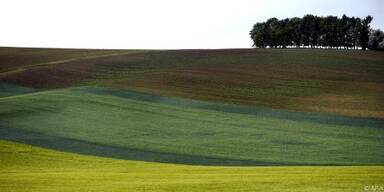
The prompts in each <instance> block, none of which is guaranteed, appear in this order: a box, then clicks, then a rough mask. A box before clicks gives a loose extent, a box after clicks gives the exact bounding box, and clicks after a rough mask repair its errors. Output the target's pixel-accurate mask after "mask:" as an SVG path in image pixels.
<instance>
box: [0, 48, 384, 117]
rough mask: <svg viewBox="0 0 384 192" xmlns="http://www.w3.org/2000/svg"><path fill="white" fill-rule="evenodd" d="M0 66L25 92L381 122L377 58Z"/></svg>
mask: <svg viewBox="0 0 384 192" xmlns="http://www.w3.org/2000/svg"><path fill="white" fill-rule="evenodd" d="M61 52H64V53H65V54H64V53H63V54H62V53H61ZM82 55H85V56H84V57H81V56H82ZM106 55H107V56H106ZM108 55H109V56H108ZM71 58H73V59H71ZM63 59H64V60H63ZM55 61H56V62H55ZM0 62H1V63H0V66H2V68H3V69H2V70H0V71H3V72H2V73H0V80H1V81H3V82H8V83H13V84H19V85H25V86H27V87H34V88H57V87H68V86H77V85H94V84H98V85H102V86H109V87H110V86H113V87H119V88H124V89H136V90H141V91H146V92H151V93H154V94H161V95H166V96H178V97H186V98H192V99H199V100H210V101H216V102H218V101H219V102H226V103H235V104H244V105H253V106H265V107H272V108H276V109H290V110H298V111H312V112H328V113H337V114H343V115H349V116H358V117H379V118H383V117H384V101H383V98H384V65H383V63H384V55H383V53H382V52H374V51H366V52H363V51H346V50H318V49H316V50H309V49H285V50H276V49H274V50H272V49H264V50H260V49H239V50H174V51H134V50H132V51H125V50H123V51H121V50H120V51H119V50H112V51H96V50H93V51H87V50H61V51H60V50H50V49H48V50H47V49H32V50H31V49H9V48H0ZM46 62H51V64H49V65H46V64H44V63H46ZM40 64H41V65H40ZM3 66H8V67H3ZM9 66H12V67H9ZM13 66H19V68H20V69H15V68H14V67H13Z"/></svg>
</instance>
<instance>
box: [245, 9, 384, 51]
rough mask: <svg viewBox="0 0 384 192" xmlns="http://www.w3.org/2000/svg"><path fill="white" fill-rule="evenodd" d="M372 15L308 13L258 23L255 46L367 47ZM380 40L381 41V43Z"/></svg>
mask: <svg viewBox="0 0 384 192" xmlns="http://www.w3.org/2000/svg"><path fill="white" fill-rule="evenodd" d="M372 19H373V17H372V16H367V17H365V18H363V19H361V18H359V17H348V16H346V15H343V16H342V17H337V16H327V17H319V16H315V15H305V16H304V17H302V18H299V17H294V18H287V19H282V20H279V19H277V18H270V19H268V20H267V21H266V22H260V23H256V24H255V25H254V26H253V28H252V30H251V31H250V36H251V39H252V40H253V43H254V45H253V46H254V47H259V48H266V47H270V48H287V47H303V46H304V47H310V48H320V47H321V48H344V49H359V48H361V49H363V50H365V49H366V48H367V47H368V43H369V41H370V34H371V31H372V29H371V27H370V23H371V21H372ZM378 44H380V43H378Z"/></svg>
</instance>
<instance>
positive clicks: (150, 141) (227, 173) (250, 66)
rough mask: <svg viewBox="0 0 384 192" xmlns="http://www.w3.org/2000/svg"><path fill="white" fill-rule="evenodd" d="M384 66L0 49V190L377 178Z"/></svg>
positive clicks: (383, 179)
mask: <svg viewBox="0 0 384 192" xmlns="http://www.w3.org/2000/svg"><path fill="white" fill-rule="evenodd" d="M383 64H384V54H383V53H381V52H374V51H346V50H309V49H285V50H278V49H275V50H270V49H264V50H261V49H237V50H172V51H165V50H164V51H154V50H74V49H73V50H71V49H28V48H23V49H22V48H0V145H1V149H0V153H1V156H0V162H1V164H0V168H1V170H0V191H31V190H32V191H33V190H34V191H76V190H78V191H106V190H107V191H127V190H133V191H180V190H185V191H213V190H214V191H255V190H256V191H260V190H264V191H362V190H363V189H364V186H366V185H382V184H383V183H384V166H383V164H384V155H383V154H384V65H383ZM71 178H77V179H75V180H71Z"/></svg>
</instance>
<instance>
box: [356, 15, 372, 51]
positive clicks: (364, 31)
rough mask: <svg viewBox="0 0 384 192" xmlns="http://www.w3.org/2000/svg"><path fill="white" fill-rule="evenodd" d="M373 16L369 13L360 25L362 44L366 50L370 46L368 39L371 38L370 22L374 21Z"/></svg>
mask: <svg viewBox="0 0 384 192" xmlns="http://www.w3.org/2000/svg"><path fill="white" fill-rule="evenodd" d="M372 19H373V17H371V16H370V15H368V16H367V17H366V18H365V19H363V21H362V23H361V25H360V33H359V34H360V35H359V40H360V45H361V48H362V49H363V50H366V48H367V46H368V40H369V32H370V25H369V24H370V23H371V21H372Z"/></svg>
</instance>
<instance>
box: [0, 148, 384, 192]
mask: <svg viewBox="0 0 384 192" xmlns="http://www.w3.org/2000/svg"><path fill="white" fill-rule="evenodd" d="M383 171H384V167H383V166H337V167H329V166H317V167H310V166H300V167H295V166H292V167H284V166H278V167H211V166H186V165H174V164H161V163H148V162H140V161H128V160H116V159H110V158H101V157H94V156H85V155H78V154H73V153H66V152H58V151H54V150H49V149H44V148H40V147H34V146H30V145H24V144H19V143H13V142H9V141H3V140H0V191H3V192H10V191H12V192H24V191H29V192H34V191H39V192H40V191H55V192H64V191H73V192H76V191H111V192H119V191H138V192H140V191H160V192H161V191H167V192H168V191H180V190H182V191H191V192H193V191H199V192H200V191H271V192H274V191H314V192H316V191H336V192H337V191H343V192H344V191H363V190H364V188H365V187H367V186H368V187H369V186H376V185H378V184H381V183H382V181H383V180H384V176H383V174H382V173H383Z"/></svg>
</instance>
